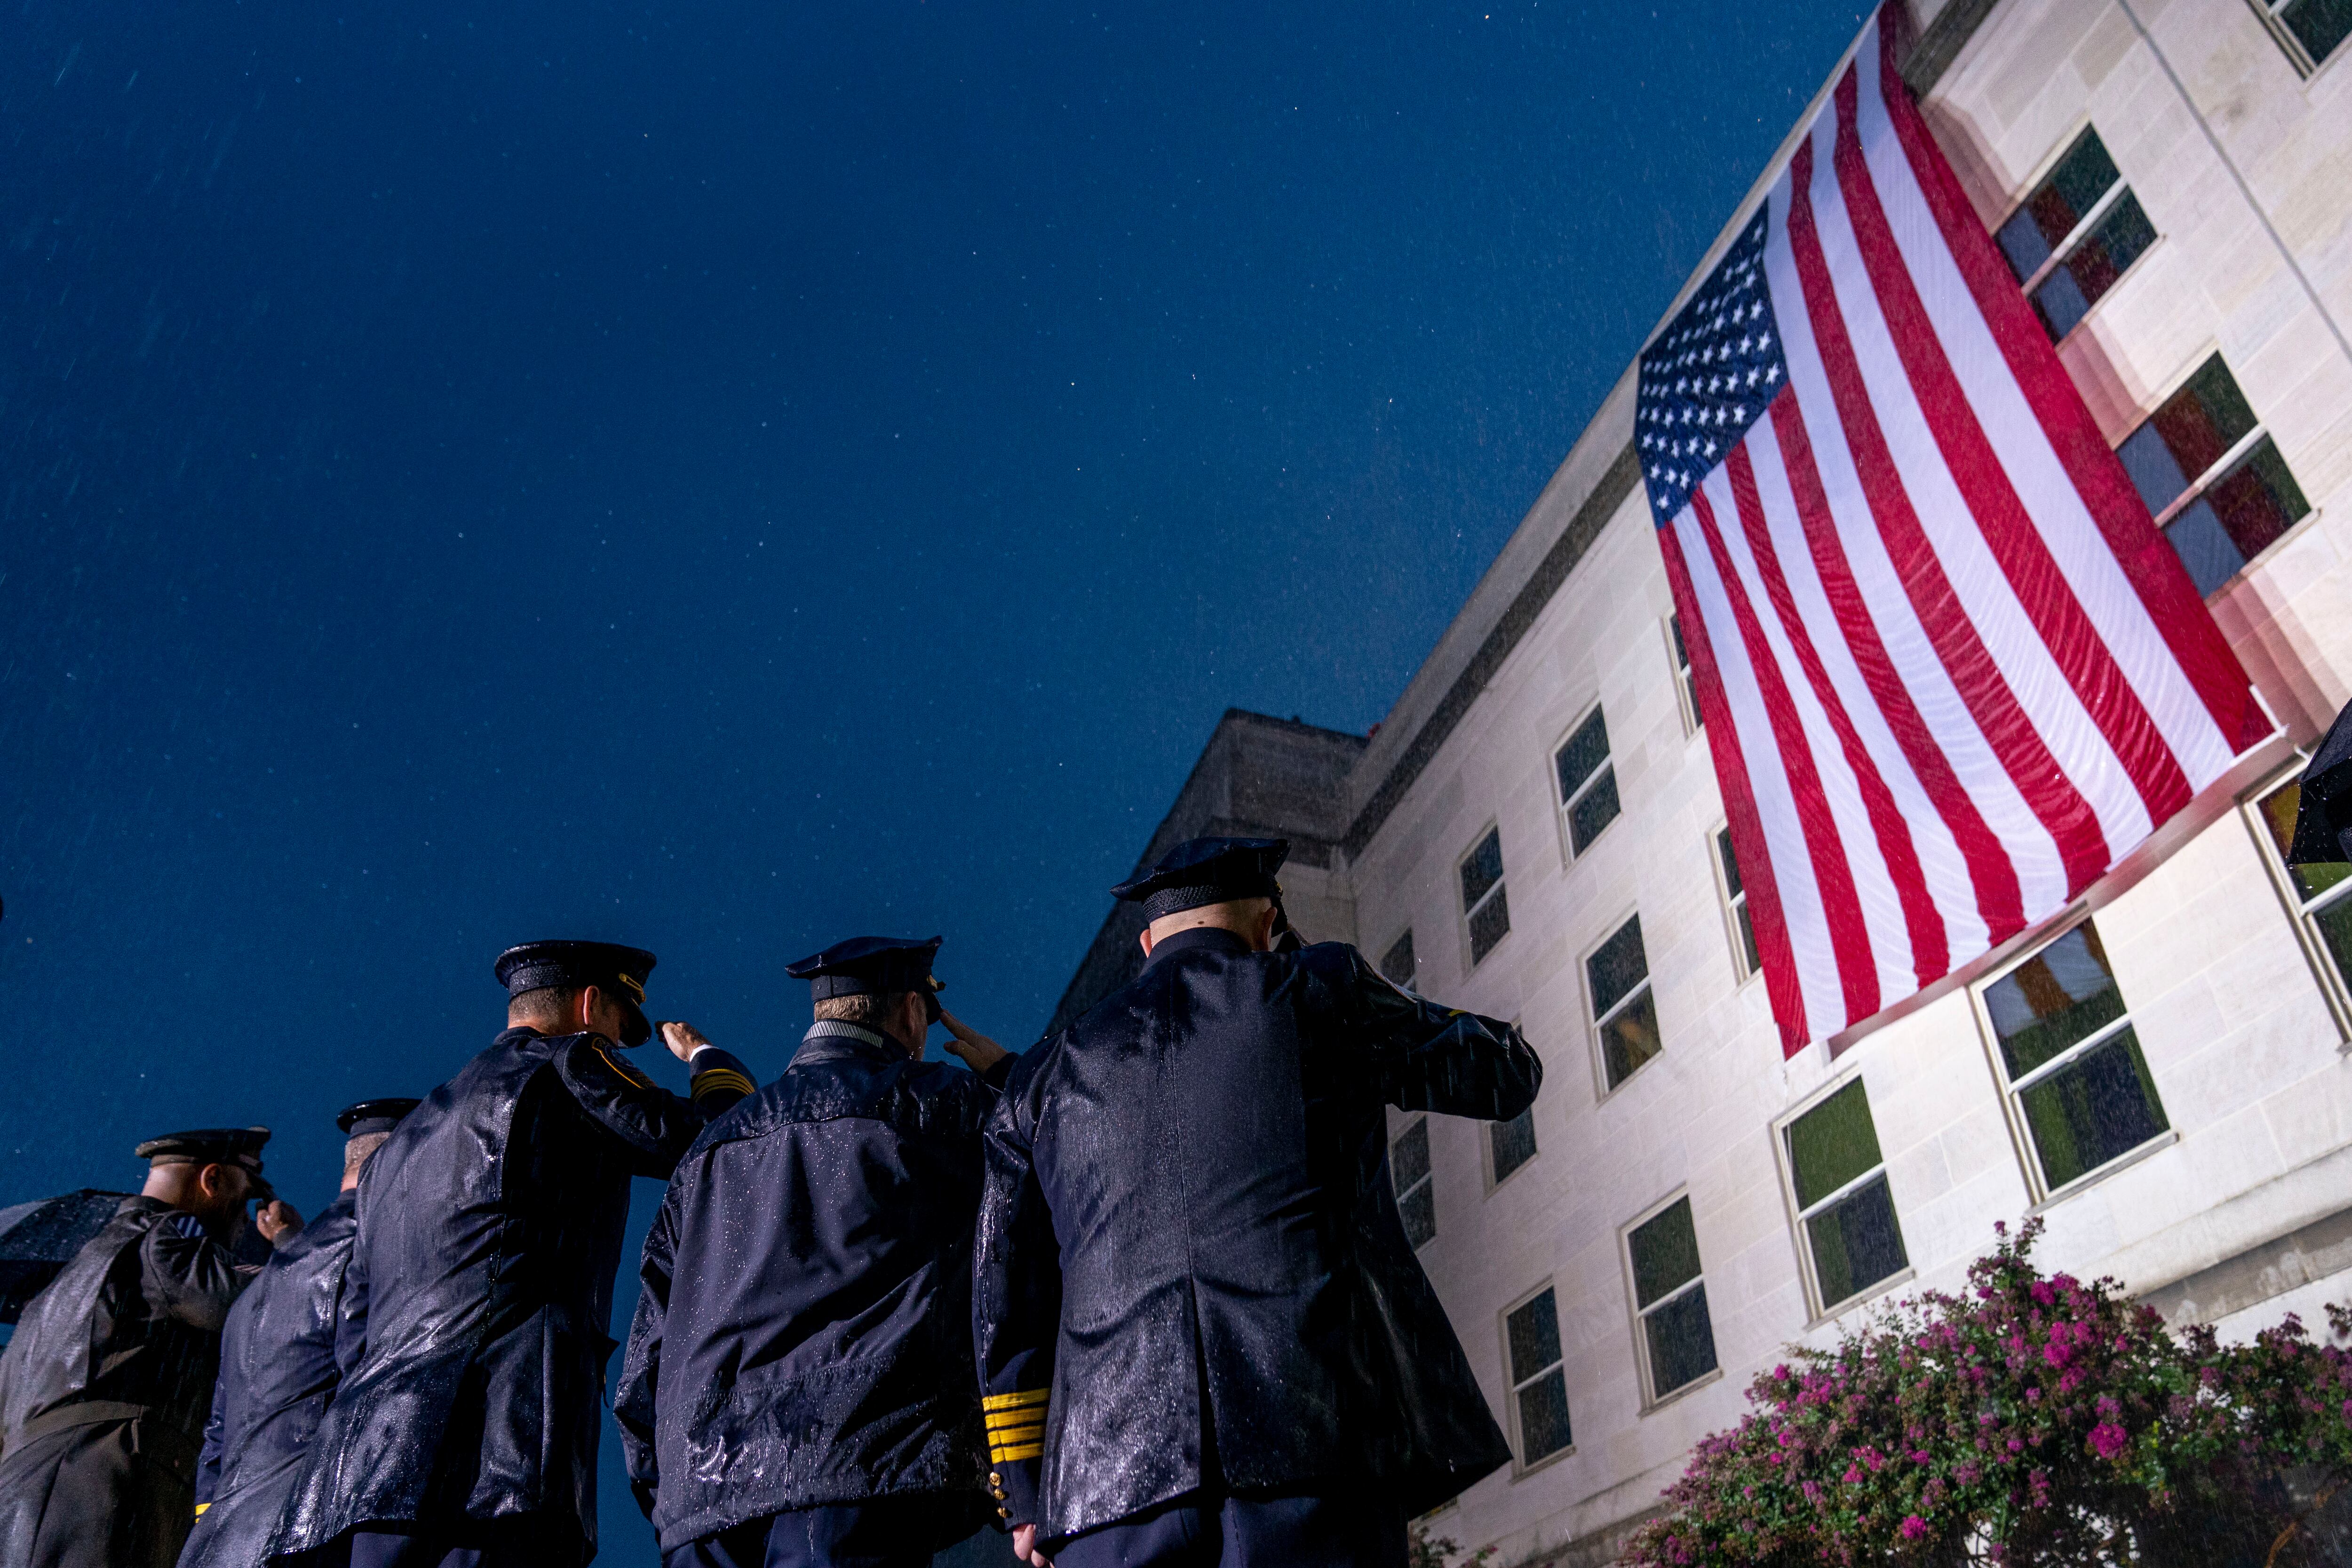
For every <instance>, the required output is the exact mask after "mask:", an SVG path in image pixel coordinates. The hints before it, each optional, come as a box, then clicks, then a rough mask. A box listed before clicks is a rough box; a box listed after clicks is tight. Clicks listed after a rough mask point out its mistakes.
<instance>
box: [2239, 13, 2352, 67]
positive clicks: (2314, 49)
mask: <svg viewBox="0 0 2352 1568" xmlns="http://www.w3.org/2000/svg"><path fill="white" fill-rule="evenodd" d="M2254 9H2255V10H2257V11H2259V12H2260V13H2262V17H2263V21H2264V22H2265V23H2267V24H2268V25H2269V26H2270V30H2271V36H2272V37H2274V38H2276V39H2277V40H2278V43H2279V47H2281V48H2282V49H2284V50H2285V51H2286V58H2287V59H2288V60H2289V61H2290V62H2291V63H2293V65H2294V68H2295V70H2296V72H2297V73H2298V74H2300V75H2303V76H2309V75H2310V74H2311V73H2312V72H2314V71H2315V70H2317V69H2318V68H2320V67H2321V66H2323V65H2325V64H2326V62H2327V58H2328V57H2329V56H2330V55H2333V54H2334V53H2335V52H2336V50H2337V49H2339V48H2341V47H2343V46H2344V40H2345V39H2346V38H2347V37H2352V0H2254Z"/></svg>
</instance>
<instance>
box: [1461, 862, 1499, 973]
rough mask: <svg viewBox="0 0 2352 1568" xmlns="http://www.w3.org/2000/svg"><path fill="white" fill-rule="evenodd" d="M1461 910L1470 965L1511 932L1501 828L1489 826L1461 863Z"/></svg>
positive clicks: (1483, 960)
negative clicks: (1467, 926)
mask: <svg viewBox="0 0 2352 1568" xmlns="http://www.w3.org/2000/svg"><path fill="white" fill-rule="evenodd" d="M1462 912H1463V913H1464V914H1465V915H1467V916H1468V917H1469V919H1470V966H1471V967H1472V968H1473V969H1475V968H1476V967H1477V966H1478V965H1479V964H1480V963H1483V962H1485V960H1486V955H1487V954H1488V953H1490V952H1494V951H1495V944H1496V942H1500V941H1502V940H1503V939H1504V938H1505V937H1507V936H1508V935H1509V934H1510V933H1511V906H1510V904H1509V903H1508V901H1507V900H1506V899H1505V898H1504V896H1503V830H1502V829H1501V828H1499V827H1490V828H1488V829H1487V830H1486V837H1484V838H1481V839H1480V840H1478V847H1477V848H1475V849H1473V850H1472V851H1470V858H1468V859H1467V860H1465V861H1463V862H1462Z"/></svg>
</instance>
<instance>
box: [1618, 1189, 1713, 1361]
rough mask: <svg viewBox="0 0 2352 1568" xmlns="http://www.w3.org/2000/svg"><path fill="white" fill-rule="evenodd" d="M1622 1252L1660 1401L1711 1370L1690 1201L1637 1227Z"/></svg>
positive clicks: (1703, 1284) (1710, 1334)
mask: <svg viewBox="0 0 2352 1568" xmlns="http://www.w3.org/2000/svg"><path fill="white" fill-rule="evenodd" d="M1625 1249H1626V1251H1627V1253H1628V1254H1630V1255H1631V1258H1632V1261H1633V1305H1634V1308H1635V1310H1637V1311H1638V1312H1639V1313H1640V1315H1641V1319H1642V1359H1643V1363H1645V1365H1646V1366H1647V1369H1648V1372H1649V1378H1650V1397H1651V1398H1652V1399H1653V1400H1659V1399H1664V1397H1665V1396H1666V1395H1667V1394H1672V1393H1674V1392H1675V1390H1676V1389H1681V1388H1687V1387H1689V1386H1690V1385H1691V1384H1694V1383H1696V1382H1697V1381H1698V1380H1699V1379H1700V1378H1702V1377H1705V1376H1706V1374H1707V1373H1711V1372H1713V1371H1714V1370H1715V1327H1714V1325H1713V1324H1712V1323H1710V1322H1709V1321H1707V1316H1706V1281H1704V1280H1703V1279H1700V1277H1699V1266H1698V1232H1697V1231H1696V1229H1695V1228H1694V1227H1693V1226H1692V1225H1691V1206H1690V1199H1688V1198H1686V1197H1683V1198H1676V1199H1675V1201H1674V1202H1673V1203H1671V1204H1669V1205H1666V1206H1665V1207H1664V1209H1661V1210H1660V1211H1659V1212H1658V1213H1657V1214H1655V1215H1652V1216H1651V1217H1650V1218H1648V1219H1646V1220H1643V1222H1642V1223H1641V1224H1640V1225H1637V1226H1634V1227H1633V1229H1632V1230H1631V1231H1629V1232H1627V1233H1626V1237H1625Z"/></svg>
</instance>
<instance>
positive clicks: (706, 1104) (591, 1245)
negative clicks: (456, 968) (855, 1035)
mask: <svg viewBox="0 0 2352 1568" xmlns="http://www.w3.org/2000/svg"><path fill="white" fill-rule="evenodd" d="M653 966H654V955H653V954H652V953H650V952H642V951H640V950H638V949H636V948H633V947H617V946H614V945H613V944H612V943H609V942H531V943H530V944H528V945H526V946H523V947H517V948H509V950H508V951H507V952H504V953H501V954H500V955H499V961H498V964H497V973H498V977H499V983H500V984H503V985H504V986H505V987H506V988H507V991H508V994H509V1002H508V1005H507V1024H508V1027H507V1030H506V1032H505V1033H503V1034H501V1035H499V1037H498V1038H497V1039H496V1040H495V1041H493V1042H492V1043H491V1045H490V1047H489V1048H488V1050H486V1051H484V1052H483V1053H482V1054H481V1055H479V1056H478V1057H476V1058H474V1059H473V1060H472V1061H471V1062H468V1063H467V1065H466V1067H465V1068H464V1069H463V1070H462V1071H460V1072H459V1073H458V1074H457V1077H456V1078H454V1079H450V1080H449V1081H448V1082H447V1083H445V1084H443V1085H442V1086H441V1087H440V1088H439V1089H435V1090H434V1091H433V1092H432V1094H431V1095H429V1096H428V1097H426V1099H425V1103H423V1104H422V1105H420V1106H418V1107H417V1108H416V1109H415V1110H413V1111H411V1112H410V1113H409V1114H408V1116H407V1117H406V1118H405V1119H404V1121H402V1122H401V1124H400V1125H399V1127H398V1128H396V1129H394V1132H393V1134H392V1136H391V1137H390V1138H389V1139H387V1140H386V1141H385V1142H384V1144H383V1147H382V1148H381V1149H378V1150H377V1151H376V1152H375V1154H374V1156H373V1158H371V1159H370V1160H369V1161H368V1165H367V1170H366V1171H365V1172H364V1173H362V1176H361V1178H360V1191H359V1239H358V1241H357V1242H356V1244H355V1245H354V1246H353V1247H352V1258H351V1263H350V1265H349V1266H348V1268H347V1269H346V1271H345V1274H344V1278H343V1290H344V1295H345V1297H346V1299H347V1300H348V1301H349V1302H350V1303H351V1307H350V1310H349V1312H348V1314H347V1316H346V1319H345V1321H344V1322H343V1323H342V1324H341V1325H340V1326H339V1330H338V1337H337V1342H336V1347H335V1359H336V1362H337V1364H338V1365H339V1366H340V1367H341V1383H340V1384H338V1385H337V1387H336V1390H335V1397H334V1399H333V1401H332V1402H331V1404H330V1405H328V1406H327V1414H326V1415H325V1417H324V1419H322V1420H321V1422H320V1426H319V1432H318V1436H315V1437H313V1438H312V1439H311V1441H310V1451H309V1453H308V1455H307V1456H306V1458H305V1460H304V1463H303V1467H302V1478H301V1480H300V1482H299V1484H298V1485H297V1487H296V1489H295V1491H294V1497H293V1500H292V1501H291V1503H290V1504H289V1509H288V1514H287V1520H286V1522H285V1524H284V1525H283V1526H282V1527H281V1531H280V1534H279V1537H278V1541H277V1542H274V1545H273V1550H274V1551H276V1552H297V1551H306V1552H316V1553H317V1555H316V1556H315V1557H313V1558H311V1559H310V1562H312V1563H324V1564H342V1563H350V1564H353V1565H355V1568H390V1565H394V1564H396V1565H398V1568H415V1565H417V1564H444V1563H446V1564H450V1565H452V1568H456V1565H459V1564H464V1565H468V1568H470V1565H475V1564H479V1565H481V1568H496V1565H499V1564H506V1563H531V1564H550V1565H553V1568H576V1565H577V1564H579V1563H585V1562H586V1561H587V1560H588V1559H589V1558H590V1557H591V1556H593V1555H594V1553H595V1550H596V1439H597V1435H598V1430H599V1428H600V1427H601V1426H602V1425H603V1412H602V1410H601V1409H600V1406H601V1405H603V1403H604V1399H603V1394H604V1361H605V1357H606V1356H607V1355H608V1354H609V1353H610V1351H611V1348H612V1341H611V1340H609V1339H608V1338H606V1337H605V1336H606V1332H607V1331H608V1329H609V1327H610V1323H611V1318H612V1306H613V1277H614V1273H615V1271H616V1270H617V1269H618V1268H619V1266H620V1258H621V1240H622V1231H623V1228H624V1226H625V1225H626V1224H627V1221H628V1210H629V1178H630V1177H631V1176H633V1175H635V1176H656V1177H667V1175H668V1174H669V1173H670V1171H671V1169H672V1168H673V1167H674V1166H675V1165H676V1164H677V1158H678V1156H679V1155H680V1154H683V1153H684V1152H686V1150H687V1146H688V1144H690V1143H692V1142H694V1139H695V1136H696V1135H697V1134H698V1133H699V1132H700V1131H702V1128H703V1125H704V1123H705V1122H706V1121H708V1120H709V1118H711V1117H713V1116H716V1115H718V1114H719V1112H720V1111H722V1110H726V1109H727V1108H728V1107H729V1106H730V1105H732V1104H734V1103H735V1101H737V1100H740V1099H741V1098H742V1097H743V1096H744V1095H745V1094H746V1093H748V1092H750V1090H751V1078H750V1076H749V1075H748V1074H746V1073H745V1072H744V1071H743V1068H742V1064H740V1062H738V1061H736V1059H735V1058H732V1057H730V1056H729V1055H728V1054H727V1053H726V1052H724V1051H722V1050H719V1048H717V1047H714V1046H712V1045H711V1044H710V1043H709V1041H708V1040H705V1039H704V1038H703V1037H701V1036H700V1035H699V1034H698V1033H697V1032H696V1031H695V1030H694V1029H692V1028H691V1027H689V1026H687V1025H684V1024H664V1025H663V1026H662V1038H663V1042H664V1043H665V1044H666V1045H667V1046H668V1047H669V1049H670V1052H671V1054H672V1055H674V1056H677V1058H680V1059H681V1060H684V1061H688V1062H690V1063H691V1064H692V1066H693V1068H694V1098H693V1099H692V1100H684V1099H680V1098H679V1097H678V1096H677V1095H674V1094H672V1093H670V1092H669V1091H668V1090H667V1089H660V1088H657V1087H656V1086H655V1084H654V1083H653V1082H652V1081H651V1080H650V1079H647V1078H646V1076H645V1075H644V1074H643V1073H641V1072H639V1071H638V1070H637V1069H636V1068H633V1067H631V1066H629V1065H628V1064H627V1063H626V1062H625V1061H624V1060H623V1059H622V1058H621V1056H620V1055H619V1053H618V1051H617V1050H616V1048H615V1047H616V1046H635V1045H640V1044H642V1043H643V1042H644V1041H646V1039H647V1038H649V1037H651V1035H652V1032H653V1031H652V1026H650V1025H649V1024H647V1023H646V1016H645V1012H644V1009H643V1007H642V1005H641V1004H642V1003H643V1002H644V1000H645V994H646V990H645V985H646V974H647V973H649V972H650V971H651V970H652V969H653Z"/></svg>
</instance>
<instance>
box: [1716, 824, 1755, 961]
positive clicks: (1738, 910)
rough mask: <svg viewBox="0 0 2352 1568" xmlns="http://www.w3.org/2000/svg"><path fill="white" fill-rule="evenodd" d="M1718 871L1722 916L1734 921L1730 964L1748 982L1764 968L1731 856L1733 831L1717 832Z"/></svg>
mask: <svg viewBox="0 0 2352 1568" xmlns="http://www.w3.org/2000/svg"><path fill="white" fill-rule="evenodd" d="M1715 861H1716V868H1717V870H1719V871H1721V872H1722V874H1723V912H1724V915H1725V917H1726V918H1727V919H1728V920H1729V921H1731V961H1732V965H1733V967H1734V968H1736V969H1738V971H1739V978H1740V979H1742V980H1745V979H1747V978H1748V976H1749V975H1751V974H1753V973H1756V972H1757V971H1758V970H1759V968H1761V967H1762V965H1761V964H1760V963H1759V961H1758V959H1757V957H1756V922H1755V921H1754V920H1753V919H1751V918H1750V917H1749V915H1748V889H1747V886H1746V884H1744V883H1742V882H1741V881H1740V879H1739V859H1738V857H1737V856H1735V855H1733V854H1732V852H1731V829H1730V828H1728V827H1718V828H1717V829H1716V830H1715Z"/></svg>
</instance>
